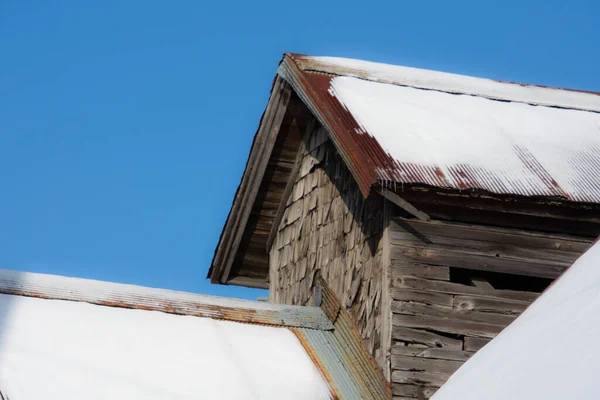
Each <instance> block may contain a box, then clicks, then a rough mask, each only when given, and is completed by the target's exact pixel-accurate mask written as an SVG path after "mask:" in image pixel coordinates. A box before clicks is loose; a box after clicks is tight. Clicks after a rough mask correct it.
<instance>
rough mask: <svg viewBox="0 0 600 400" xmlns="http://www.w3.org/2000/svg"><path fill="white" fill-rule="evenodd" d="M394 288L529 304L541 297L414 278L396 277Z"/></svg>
mask: <svg viewBox="0 0 600 400" xmlns="http://www.w3.org/2000/svg"><path fill="white" fill-rule="evenodd" d="M393 286H394V287H396V288H406V289H412V290H422V291H428V292H436V293H449V294H458V295H471V296H474V297H485V298H492V299H508V300H520V301H529V302H531V301H533V300H535V299H536V298H537V297H538V296H539V293H533V292H522V291H518V290H498V289H494V290H488V289H481V288H478V287H474V286H467V285H462V284H460V283H453V282H443V281H433V280H427V279H420V278H414V277H410V276H402V277H395V278H394V279H393Z"/></svg>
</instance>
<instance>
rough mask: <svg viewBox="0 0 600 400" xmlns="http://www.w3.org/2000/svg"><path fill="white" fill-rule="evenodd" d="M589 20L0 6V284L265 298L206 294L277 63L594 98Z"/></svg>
mask: <svg viewBox="0 0 600 400" xmlns="http://www.w3.org/2000/svg"><path fill="white" fill-rule="evenodd" d="M84 3H86V4H84ZM92 3H96V5H93V4H92ZM599 16H600V2H598V1H594V0H589V1H577V0H575V1H570V2H566V1H557V0H551V1H541V0H527V1H411V2H407V1H400V0H396V1H389V2H366V1H363V2H360V3H358V2H352V1H343V2H328V1H322V0H321V1H318V2H316V1H304V2H285V1H283V2H282V1H243V2H242V1H240V2H225V1H221V2H210V3H209V2H201V1H189V2H185V1H173V2H155V1H102V2H83V1H75V0H73V1H16V0H0V185H1V186H0V189H1V196H0V268H6V269H18V270H24V271H35V272H47V273H54V274H62V275H68V276H78V277H85V278H94V279H102V280H108V281H117V282H126V283H135V284H140V285H148V286H153V287H166V288H172V289H177V290H186V291H192V292H199V293H208V294H218V295H227V296H237V297H248V298H255V297H256V296H257V295H263V294H264V293H262V292H257V291H250V290H242V289H239V288H235V287H223V286H215V285H210V284H209V282H208V281H207V280H206V279H205V276H206V273H207V270H208V267H209V264H210V261H211V259H212V254H213V250H214V247H215V245H216V243H217V240H218V237H219V234H220V232H221V228H222V226H223V223H224V221H225V218H226V217H227V213H228V211H229V207H230V205H231V200H232V198H233V195H234V193H235V190H236V188H237V185H238V183H239V180H240V177H241V174H242V171H243V168H244V164H245V161H246V157H247V153H248V150H249V146H250V143H251V141H252V137H253V135H254V132H255V130H256V127H257V124H258V121H259V119H260V116H261V113H262V112H263V110H264V107H265V104H266V101H267V97H268V94H269V89H270V85H271V81H272V79H273V77H274V74H275V70H276V67H277V63H278V61H279V60H280V58H281V55H282V53H283V52H285V51H292V52H300V53H308V54H313V55H332V56H345V57H353V58H361V59H367V60H372V61H382V62H388V63H393V64H401V65H408V66H414V67H421V68H429V69H437V70H442V71H448V72H456V73H463V74H472V75H475V76H482V77H489V78H496V79H504V80H509V81H522V82H528V83H538V84H544V85H552V86H562V87H571V88H578V89H587V90H595V91H600V73H599V72H598V71H600V52H599V51H598V39H599V38H600V23H599V22H598V17H599Z"/></svg>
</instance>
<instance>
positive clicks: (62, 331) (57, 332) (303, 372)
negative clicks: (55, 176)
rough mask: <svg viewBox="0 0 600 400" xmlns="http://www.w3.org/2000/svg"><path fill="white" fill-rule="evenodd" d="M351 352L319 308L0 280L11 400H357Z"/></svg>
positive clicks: (39, 279) (4, 372)
mask: <svg viewBox="0 0 600 400" xmlns="http://www.w3.org/2000/svg"><path fill="white" fill-rule="evenodd" d="M242 322H250V323H242ZM342 334H343V335H346V334H345V333H343V332H342ZM355 345H356V344H355V343H351V342H348V341H347V337H346V336H344V337H341V336H340V335H339V334H337V332H336V328H335V325H334V324H333V323H332V322H331V321H329V319H328V317H327V316H326V315H325V314H324V312H323V311H322V310H321V309H320V308H318V307H294V306H285V305H274V304H268V303H261V302H250V301H244V300H233V299H223V298H216V297H210V296H202V295H194V294H190V293H180V292H174V291H168V290H161V289H151V288H142V287H138V286H132V285H123V284H114V283H107V282H98V281H90V280H84V279H76V278H63V277H57V276H50V275H41V274H31V273H21V272H12V271H1V270H0V391H1V393H2V394H3V395H4V396H5V397H8V398H10V399H14V400H37V399H40V398H44V399H50V400H52V399H61V400H70V399H73V400H74V399H77V400H79V399H90V400H93V399H107V398H112V399H128V400H135V399H144V400H148V399H167V398H168V399H190V398H209V399H212V398H227V399H282V398H285V399H329V398H332V397H335V398H355V397H356V398H358V397H361V396H363V393H369V390H373V389H372V388H366V387H364V385H365V383H363V382H362V379H363V375H365V370H361V369H360V368H358V369H356V366H357V365H367V364H368V363H364V362H363V361H360V362H359V361H357V360H352V359H349V358H348V355H347V354H346V353H344V351H345V350H344V348H347V347H352V346H355ZM354 351H356V350H354ZM346 362H347V363H352V364H353V366H354V368H355V369H356V371H354V369H348V368H346V365H345V363H346ZM353 371H354V372H353ZM357 374H359V375H357ZM383 389H385V388H383ZM383 389H379V390H383ZM365 391H366V392H365ZM368 396H371V395H368Z"/></svg>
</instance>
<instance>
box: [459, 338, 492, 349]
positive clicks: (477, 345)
mask: <svg viewBox="0 0 600 400" xmlns="http://www.w3.org/2000/svg"><path fill="white" fill-rule="evenodd" d="M490 340H492V339H491V338H482V337H465V351H478V350H479V349H481V348H482V347H483V346H485V345H486V344H488V343H489V342H490Z"/></svg>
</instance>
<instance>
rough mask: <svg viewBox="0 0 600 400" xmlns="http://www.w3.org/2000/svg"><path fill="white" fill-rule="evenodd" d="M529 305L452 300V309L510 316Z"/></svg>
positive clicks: (465, 298) (481, 299)
mask: <svg viewBox="0 0 600 400" xmlns="http://www.w3.org/2000/svg"><path fill="white" fill-rule="evenodd" d="M399 300H401V299H399ZM530 304H531V302H530V301H519V300H509V299H490V298H484V297H474V296H462V295H456V296H455V297H454V298H453V299H452V307H454V308H456V309H458V310H473V311H482V312H493V313H497V314H512V315H519V314H521V313H522V312H523V311H525V309H526V308H527V307H529V305H530Z"/></svg>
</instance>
